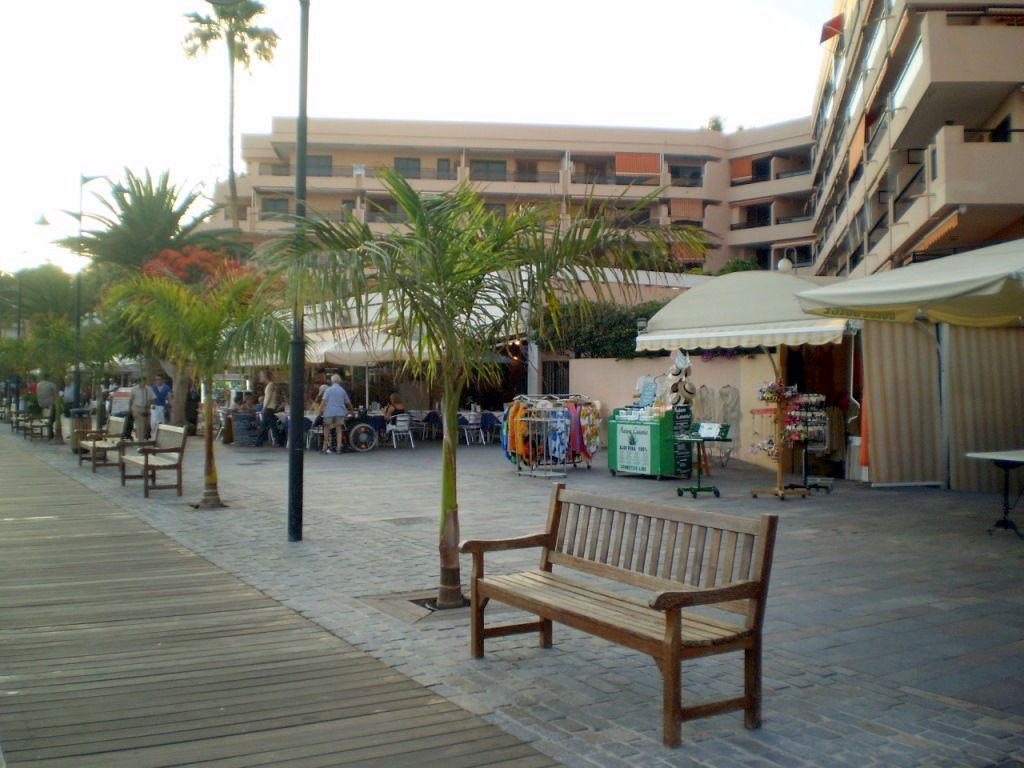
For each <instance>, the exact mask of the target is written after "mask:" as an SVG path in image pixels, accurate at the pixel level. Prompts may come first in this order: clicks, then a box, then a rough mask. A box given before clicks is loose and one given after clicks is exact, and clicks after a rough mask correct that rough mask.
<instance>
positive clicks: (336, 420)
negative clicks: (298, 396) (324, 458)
mask: <svg viewBox="0 0 1024 768" xmlns="http://www.w3.org/2000/svg"><path fill="white" fill-rule="evenodd" d="M323 403H324V453H330V452H331V448H330V445H331V439H330V435H331V430H334V433H335V435H337V442H336V443H335V445H336V446H337V449H338V453H341V435H342V433H343V432H344V431H345V420H346V419H347V418H348V412H349V411H350V410H351V409H352V401H351V400H350V399H349V396H348V392H346V391H345V388H344V387H343V386H341V376H339V375H338V374H334V375H333V376H331V386H329V387H328V388H327V389H326V390H325V391H324V396H323Z"/></svg>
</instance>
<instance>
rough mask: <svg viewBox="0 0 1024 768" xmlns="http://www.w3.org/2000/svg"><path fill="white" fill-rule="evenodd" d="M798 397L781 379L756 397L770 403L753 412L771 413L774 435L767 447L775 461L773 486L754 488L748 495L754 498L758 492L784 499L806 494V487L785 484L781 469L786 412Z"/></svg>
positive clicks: (769, 385)
mask: <svg viewBox="0 0 1024 768" xmlns="http://www.w3.org/2000/svg"><path fill="white" fill-rule="evenodd" d="M798 397H799V393H798V392H797V390H796V387H793V386H787V385H786V384H784V383H783V382H782V381H773V382H771V383H770V384H767V385H765V386H764V387H761V390H760V392H759V393H758V398H759V399H760V400H761V401H762V402H765V403H771V406H770V407H766V408H755V409H754V410H752V411H751V413H753V414H766V413H767V414H771V415H772V417H773V422H774V427H775V429H774V432H775V437H774V439H773V441H772V442H771V447H770V448H769V449H768V453H769V455H770V456H771V457H772V459H773V460H774V461H775V487H774V488H754V489H751V491H750V495H751V496H753V497H754V498H755V499H756V498H757V497H758V495H759V494H764V495H765V496H778V497H779V499H780V500H784V499H785V498H786V496H806V495H807V489H806V488H791V487H788V486H786V485H785V484H784V483H785V477H784V472H783V470H782V446H783V444H784V441H785V428H786V413H787V411H790V410H795V408H796V407H797V406H796V405H794V404H792V403H793V401H795V400H796V399H797V398H798Z"/></svg>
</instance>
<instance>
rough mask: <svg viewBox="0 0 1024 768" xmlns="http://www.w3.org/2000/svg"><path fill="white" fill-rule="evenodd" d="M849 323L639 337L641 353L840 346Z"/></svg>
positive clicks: (740, 327)
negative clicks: (678, 350) (665, 350)
mask: <svg viewBox="0 0 1024 768" xmlns="http://www.w3.org/2000/svg"><path fill="white" fill-rule="evenodd" d="M846 325H847V323H846V321H845V320H825V319H820V320H813V319H812V320H795V321H792V322H782V323H755V324H752V325H717V326H711V327H702V328H685V329H683V328H681V329H678V330H675V331H662V332H654V333H651V332H648V333H642V334H640V336H639V338H637V342H636V348H637V350H639V351H647V352H655V351H658V350H662V349H714V348H716V347H721V348H723V349H732V348H734V347H760V346H765V347H775V346H779V345H783V344H784V345H789V346H799V345H801V344H838V343H839V342H841V341H842V340H843V333H844V332H845V331H846Z"/></svg>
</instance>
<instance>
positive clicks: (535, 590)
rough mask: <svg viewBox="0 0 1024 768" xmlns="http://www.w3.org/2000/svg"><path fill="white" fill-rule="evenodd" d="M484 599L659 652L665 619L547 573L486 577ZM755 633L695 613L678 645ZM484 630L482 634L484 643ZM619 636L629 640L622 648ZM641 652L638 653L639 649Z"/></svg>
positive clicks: (641, 604) (704, 644)
mask: <svg viewBox="0 0 1024 768" xmlns="http://www.w3.org/2000/svg"><path fill="white" fill-rule="evenodd" d="M481 588H482V589H483V592H484V594H485V595H487V596H488V597H493V598H494V599H496V600H499V601H500V602H503V603H507V604H508V605H512V606H515V607H517V608H521V609H523V610H527V611H532V612H535V613H538V614H539V615H541V616H544V617H545V618H548V619H553V620H556V621H558V622H559V623H561V624H565V625H567V626H570V627H575V628H576V629H582V630H584V631H587V632H589V633H590V634H594V635H597V636H599V637H604V636H606V635H612V639H615V640H616V641H619V642H621V644H622V645H626V646H628V647H633V648H636V649H637V650H645V651H647V650H650V651H656V650H658V649H659V648H660V647H661V645H662V642H663V640H664V638H665V613H664V611H660V610H657V609H655V608H651V607H650V606H649V605H648V604H647V602H646V601H644V600H638V599H635V598H632V597H629V596H627V595H623V594H621V593H619V592H614V591H612V590H607V589H601V588H600V587H596V586H593V585H591V584H584V583H583V582H580V581H576V580H575V579H570V578H568V577H566V576H562V575H560V574H554V573H549V572H547V571H540V570H537V571H524V572H522V573H512V574H506V575H500V576H495V575H491V576H485V577H484V579H483V581H482V582H481ZM753 634H754V631H753V630H752V629H745V628H742V627H737V626H736V625H735V624H730V623H728V622H724V621H718V620H717V619H714V618H711V617H708V616H702V615H699V614H694V613H684V614H682V631H681V637H680V642H681V644H682V646H683V647H684V648H686V647H694V648H709V647H712V646H716V645H725V644H729V643H735V642H737V641H740V640H744V639H746V638H749V637H752V636H753ZM486 635H487V630H486V629H485V630H484V636H485V637H486ZM623 635H626V636H628V635H632V636H634V637H632V638H630V639H631V640H632V642H625V641H624V639H623V638H622V636H623ZM641 646H642V647H641Z"/></svg>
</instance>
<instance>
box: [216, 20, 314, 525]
mask: <svg viewBox="0 0 1024 768" xmlns="http://www.w3.org/2000/svg"><path fill="white" fill-rule="evenodd" d="M206 1H207V2H208V3H210V4H211V5H235V4H236V3H238V2H239V0H206ZM299 9H300V17H299V114H298V120H297V121H296V127H295V155H296V157H295V215H296V216H305V215H306V143H307V135H308V125H307V123H308V118H307V114H306V92H307V87H306V76H307V73H308V72H309V0H299ZM304 311H305V307H304V306H303V301H302V297H301V296H299V298H298V299H297V301H296V305H295V306H294V307H292V340H291V344H290V346H289V356H288V362H289V366H290V369H291V370H290V377H289V380H288V390H289V391H288V395H289V399H288V541H302V470H303V459H304V457H305V454H304V452H303V449H304V447H305V446H304V444H303V430H302V421H303V419H304V418H305V414H304V413H303V405H304V402H305V391H304V390H305V378H304V376H305V364H306V344H305V341H304V339H303V336H304V335H305V328H304V327H303V313H304Z"/></svg>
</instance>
